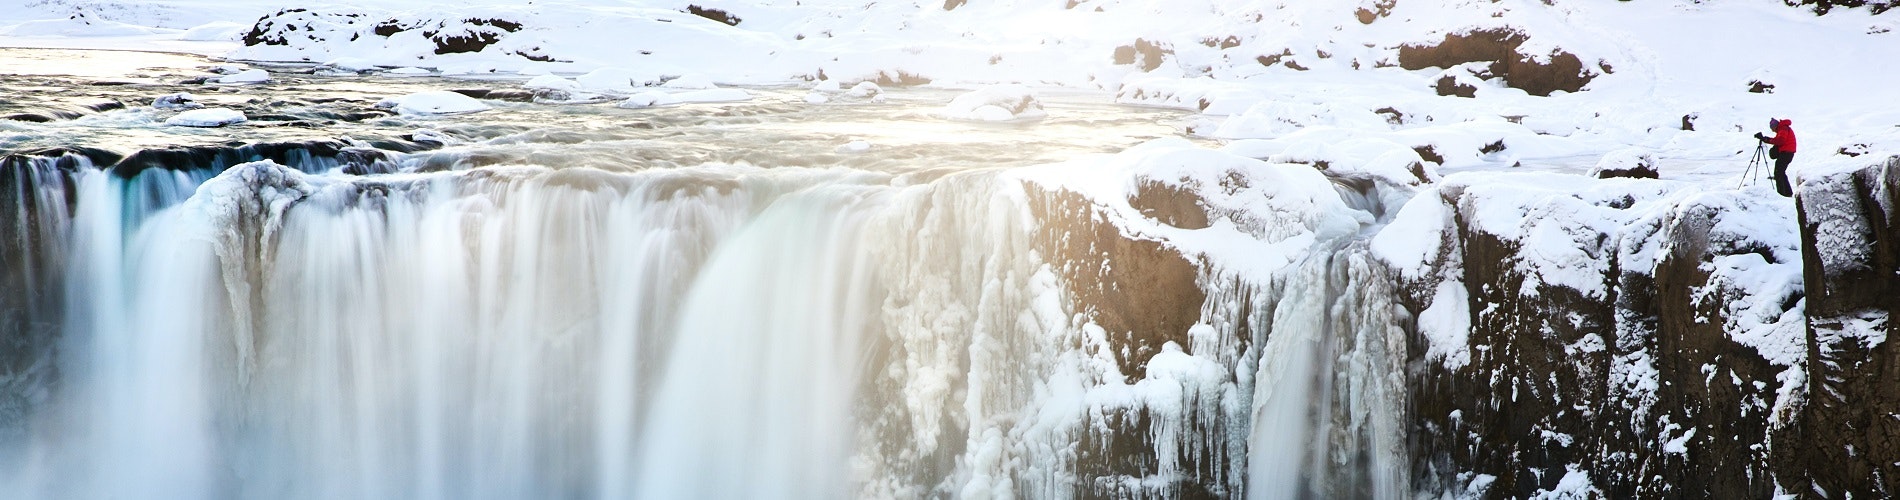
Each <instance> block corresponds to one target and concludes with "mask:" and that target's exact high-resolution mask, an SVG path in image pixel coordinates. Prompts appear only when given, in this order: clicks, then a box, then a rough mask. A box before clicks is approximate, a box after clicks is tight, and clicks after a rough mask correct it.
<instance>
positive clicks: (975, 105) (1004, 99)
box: [941, 85, 1048, 122]
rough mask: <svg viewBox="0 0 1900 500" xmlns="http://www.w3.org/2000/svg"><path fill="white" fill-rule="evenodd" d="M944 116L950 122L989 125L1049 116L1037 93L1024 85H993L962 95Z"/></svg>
mask: <svg viewBox="0 0 1900 500" xmlns="http://www.w3.org/2000/svg"><path fill="white" fill-rule="evenodd" d="M941 113H942V115H943V117H944V118H948V119H951V120H969V121H988V122H1000V121H1010V120H1018V119H1037V118H1042V117H1045V116H1048V113H1047V112H1045V111H1043V109H1042V102H1041V101H1038V100H1036V94H1035V92H1033V91H1031V90H1029V88H1028V87H1024V86H1021V85H994V86H989V87H984V88H981V89H977V90H975V91H971V92H969V93H965V94H963V95H959V96H957V97H956V98H955V99H952V100H951V101H950V104H947V105H945V106H944V107H943V111H941Z"/></svg>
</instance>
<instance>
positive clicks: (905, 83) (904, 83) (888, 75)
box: [874, 70, 930, 87]
mask: <svg viewBox="0 0 1900 500" xmlns="http://www.w3.org/2000/svg"><path fill="white" fill-rule="evenodd" d="M874 81H875V82H876V83H877V84H878V86H880V87H912V86H917V85H927V84H929V83H930V79H929V78H925V77H923V76H919V75H916V74H913V73H911V72H908V71H904V70H897V71H883V72H879V73H878V75H877V80H874Z"/></svg>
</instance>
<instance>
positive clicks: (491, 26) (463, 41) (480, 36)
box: [423, 19, 521, 54]
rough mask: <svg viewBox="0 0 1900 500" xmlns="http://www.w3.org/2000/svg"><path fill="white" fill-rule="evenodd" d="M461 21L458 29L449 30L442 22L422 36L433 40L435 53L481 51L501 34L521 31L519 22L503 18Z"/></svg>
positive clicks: (497, 39)
mask: <svg viewBox="0 0 1900 500" xmlns="http://www.w3.org/2000/svg"><path fill="white" fill-rule="evenodd" d="M461 22H462V24H463V26H460V28H461V29H460V31H456V32H450V31H449V29H448V26H447V23H443V24H442V26H441V27H440V28H438V30H437V31H425V32H423V36H425V37H428V38H429V39H430V40H434V41H435V53H436V54H458V53H466V52H481V51H482V49H485V48H488V46H490V45H494V44H495V43H496V42H500V41H501V37H502V36H503V35H506V34H508V33H514V32H516V31H521V23H517V22H514V21H508V20H505V19H463V20H462V21H461Z"/></svg>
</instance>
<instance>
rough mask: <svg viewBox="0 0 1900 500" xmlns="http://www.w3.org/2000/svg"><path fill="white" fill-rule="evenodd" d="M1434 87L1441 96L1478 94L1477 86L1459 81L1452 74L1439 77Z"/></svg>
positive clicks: (1474, 95) (1475, 95)
mask: <svg viewBox="0 0 1900 500" xmlns="http://www.w3.org/2000/svg"><path fill="white" fill-rule="evenodd" d="M1434 88H1436V89H1437V90H1438V95H1442V96H1458V97H1477V95H1478V87H1477V86H1474V85H1471V84H1467V83H1464V82H1460V81H1458V78H1457V77H1455V76H1452V75H1445V76H1442V77H1439V78H1438V85H1436V86H1435V87H1434Z"/></svg>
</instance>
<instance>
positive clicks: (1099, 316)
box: [1031, 187, 1206, 382]
mask: <svg viewBox="0 0 1900 500" xmlns="http://www.w3.org/2000/svg"><path fill="white" fill-rule="evenodd" d="M1031 189H1032V190H1033V189H1034V188H1033V187H1032V188H1031ZM1153 196H1158V195H1151V197H1153ZM1031 199H1032V201H1031V211H1032V212H1033V213H1034V214H1035V216H1036V219H1037V220H1040V221H1042V227H1043V228H1044V229H1043V230H1042V231H1041V234H1040V235H1039V236H1038V238H1037V241H1036V247H1037V249H1038V250H1039V251H1041V252H1042V254H1043V255H1044V256H1045V258H1046V259H1049V260H1050V261H1051V262H1054V263H1057V264H1056V266H1055V267H1056V269H1057V273H1058V274H1059V275H1061V276H1063V277H1064V278H1065V280H1064V281H1065V283H1068V284H1069V285H1070V286H1072V287H1074V289H1072V290H1070V292H1071V293H1072V297H1073V298H1074V301H1075V304H1077V306H1076V307H1077V308H1078V309H1081V310H1085V311H1087V313H1086V314H1088V315H1089V316H1090V317H1092V318H1093V319H1094V321H1095V323H1096V324H1098V325H1101V327H1102V328H1103V329H1104V330H1107V331H1108V334H1109V337H1110V342H1111V343H1112V344H1114V345H1115V347H1116V352H1117V353H1123V352H1126V353H1127V354H1126V355H1125V356H1122V357H1120V358H1119V359H1118V360H1117V361H1118V362H1120V363H1121V366H1122V373H1123V374H1124V375H1127V376H1128V377H1129V378H1130V382H1132V381H1134V380H1139V379H1140V378H1142V377H1143V376H1144V375H1145V374H1146V373H1147V370H1146V368H1145V366H1146V363H1147V360H1148V358H1151V357H1153V356H1154V355H1155V353H1158V352H1161V346H1162V344H1165V343H1167V342H1170V341H1172V342H1175V343H1178V344H1181V345H1188V344H1189V342H1188V338H1187V332H1188V329H1189V328H1190V327H1192V326H1194V323H1195V322H1196V321H1198V320H1199V319H1200V310H1201V302H1202V301H1203V300H1205V297H1206V295H1205V294H1204V293H1203V292H1202V291H1201V289H1200V287H1199V286H1198V285H1196V283H1195V278H1196V277H1197V276H1198V275H1199V274H1200V271H1199V270H1198V269H1197V268H1196V267H1195V265H1194V264H1193V263H1190V262H1188V260H1187V259H1186V258H1184V257H1182V256H1181V254H1180V252H1178V251H1175V250H1174V249H1172V248H1168V247H1166V246H1163V245H1162V244H1160V243H1157V242H1153V241H1147V240H1135V239H1129V238H1126V237H1123V236H1122V234H1121V230H1120V229H1119V228H1117V227H1116V226H1115V225H1114V224H1112V223H1110V222H1108V221H1107V219H1106V218H1105V217H1101V216H1098V215H1097V214H1096V213H1095V211H1096V210H1097V208H1096V207H1095V205H1094V204H1092V203H1090V202H1089V201H1088V200H1087V199H1086V198H1083V197H1081V196H1080V195H1076V194H1072V193H1061V192H1044V191H1039V190H1037V191H1033V194H1032V196H1031ZM1182 203H1193V202H1191V201H1183V202H1182ZM1169 208H1176V207H1169ZM1191 213H1192V209H1183V210H1182V213H1179V214H1168V216H1170V217H1172V218H1176V219H1177V220H1185V219H1189V218H1191V217H1192V215H1191ZM1184 223H1185V222H1184ZM1109 262H1113V263H1114V266H1113V268H1112V269H1111V268H1110V267H1109V266H1107V265H1105V264H1107V263H1109Z"/></svg>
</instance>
